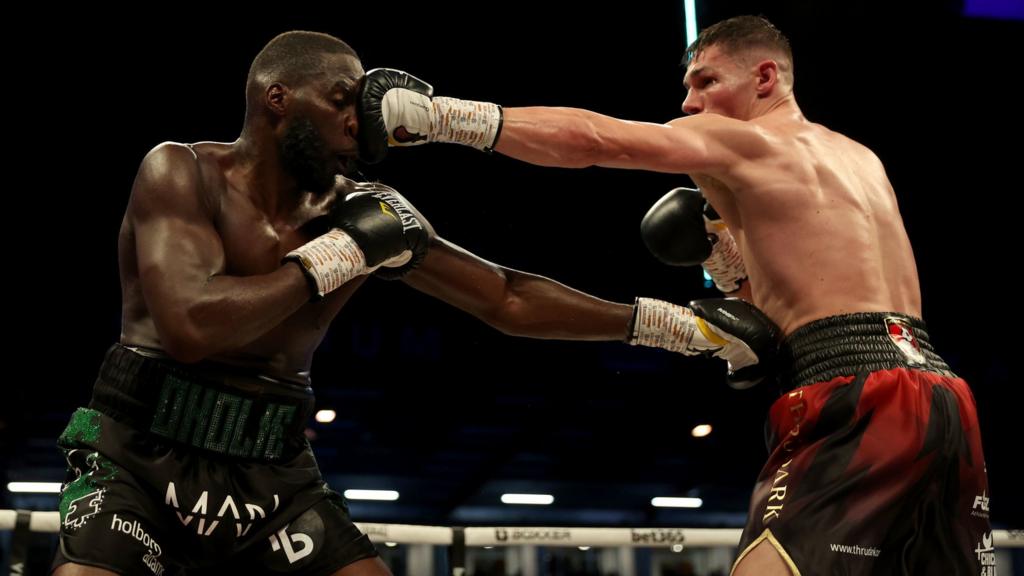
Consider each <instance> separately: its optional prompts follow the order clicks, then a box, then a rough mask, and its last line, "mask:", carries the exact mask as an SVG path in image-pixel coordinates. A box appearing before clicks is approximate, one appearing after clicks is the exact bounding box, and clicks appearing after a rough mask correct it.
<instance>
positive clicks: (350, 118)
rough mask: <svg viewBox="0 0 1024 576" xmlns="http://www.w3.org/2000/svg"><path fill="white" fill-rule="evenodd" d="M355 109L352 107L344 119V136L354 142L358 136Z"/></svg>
mask: <svg viewBox="0 0 1024 576" xmlns="http://www.w3.org/2000/svg"><path fill="white" fill-rule="evenodd" d="M357 116H358V114H356V107H355V106H354V105H353V106H352V108H351V109H350V111H349V113H348V115H347V117H346V118H345V123H344V130H345V135H346V136H348V137H349V138H352V139H353V140H355V139H356V138H357V137H358V136H359V119H358V118H357Z"/></svg>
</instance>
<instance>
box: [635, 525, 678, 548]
mask: <svg viewBox="0 0 1024 576" xmlns="http://www.w3.org/2000/svg"><path fill="white" fill-rule="evenodd" d="M629 532H630V535H631V538H632V540H633V543H634V544H683V543H685V542H686V536H685V535H684V534H683V531H682V530H679V529H675V530H672V529H662V528H647V529H644V530H637V529H632V530H630V531H629Z"/></svg>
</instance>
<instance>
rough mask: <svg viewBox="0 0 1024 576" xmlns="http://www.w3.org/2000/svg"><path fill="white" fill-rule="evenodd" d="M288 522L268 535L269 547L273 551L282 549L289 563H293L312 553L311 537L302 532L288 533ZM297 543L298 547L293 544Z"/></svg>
mask: <svg viewBox="0 0 1024 576" xmlns="http://www.w3.org/2000/svg"><path fill="white" fill-rule="evenodd" d="M288 526H289V525H288V524H285V526H284V528H281V529H280V530H278V531H277V532H275V533H274V534H271V535H270V549H271V550H273V551H274V552H277V551H278V550H284V555H285V557H286V558H288V563H289V564H295V563H296V562H298V561H299V560H302V559H303V558H305V557H306V556H309V555H310V554H312V553H313V539H312V538H310V537H309V536H308V535H307V534H303V533H302V532H295V533H293V534H289V533H288ZM295 544H298V545H299V546H298V547H295V546H294V545H295Z"/></svg>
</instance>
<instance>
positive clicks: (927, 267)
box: [0, 0, 1024, 528]
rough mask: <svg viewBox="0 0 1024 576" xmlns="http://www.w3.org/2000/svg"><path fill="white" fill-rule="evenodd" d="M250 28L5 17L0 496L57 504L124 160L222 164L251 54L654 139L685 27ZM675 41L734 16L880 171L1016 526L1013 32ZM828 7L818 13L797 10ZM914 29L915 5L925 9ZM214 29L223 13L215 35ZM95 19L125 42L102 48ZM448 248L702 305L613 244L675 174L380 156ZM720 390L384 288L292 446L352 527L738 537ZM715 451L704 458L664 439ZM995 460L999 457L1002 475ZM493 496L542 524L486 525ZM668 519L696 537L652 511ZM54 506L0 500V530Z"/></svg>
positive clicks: (840, 12) (617, 293) (516, 20)
mask: <svg viewBox="0 0 1024 576" xmlns="http://www.w3.org/2000/svg"><path fill="white" fill-rule="evenodd" d="M350 4H351V3H334V4H333V5H332V7H330V8H325V7H324V6H326V4H325V5H324V6H314V5H302V4H301V3H292V4H287V5H274V6H272V7H270V8H272V12H270V13H268V12H263V13H255V12H253V11H242V10H240V9H235V11H234V12H233V13H232V14H231V16H230V18H228V17H223V16H214V15H213V14H212V13H211V11H212V10H213V7H212V6H202V5H190V6H181V5H174V6H171V5H167V6H163V5H158V6H157V5H154V6H145V7H143V6H141V5H140V7H138V8H133V11H131V12H126V13H120V14H107V13H104V12H102V11H101V9H96V10H93V11H91V12H84V11H81V12H71V13H68V12H64V11H62V12H61V13H60V14H57V13H54V14H48V15H46V16H45V18H44V17H43V16H40V17H39V18H38V20H30V19H27V17H26V19H25V20H17V19H12V21H11V22H10V23H9V25H10V26H11V27H24V28H25V29H26V30H25V32H27V33H28V37H30V38H32V40H30V41H27V40H26V41H18V42H16V43H14V45H13V46H11V47H10V48H9V54H8V56H9V58H8V61H9V66H10V68H9V69H8V74H9V77H8V85H7V88H8V90H9V91H8V93H7V94H6V98H5V99H6V100H7V104H8V109H7V124H8V126H13V131H14V135H15V137H16V138H17V141H16V142H12V141H9V142H8V147H7V148H8V152H7V158H8V162H5V164H6V168H7V170H8V171H9V174H10V176H9V180H8V186H7V187H6V188H7V194H8V196H9V198H10V200H11V206H12V207H11V208H9V210H10V212H8V215H9V218H8V219H7V221H6V226H7V229H8V234H11V238H10V240H9V241H8V242H7V245H8V250H9V257H8V259H7V268H8V272H7V278H8V281H7V284H8V287H9V288H11V290H10V291H8V298H9V299H10V300H9V301H10V309H9V310H8V312H7V316H8V318H9V319H10V322H8V324H7V326H8V329H7V332H8V338H7V341H8V342H9V343H8V344H7V346H8V352H9V353H8V354H7V364H8V367H9V368H8V370H7V382H6V386H5V392H4V394H3V398H2V399H0V406H2V409H0V479H2V480H4V481H8V480H49V481H58V480H60V479H61V478H62V476H63V471H62V461H61V458H60V457H59V455H58V453H57V451H56V450H55V448H54V441H55V439H56V437H57V435H58V434H59V433H60V430H61V429H62V427H63V425H64V424H65V423H66V421H67V418H68V416H69V414H70V412H71V411H72V410H73V408H74V407H75V406H78V405H82V404H84V403H85V402H87V400H88V395H89V390H90V387H91V384H92V381H93V379H94V378H95V373H96V369H97V367H98V365H99V363H100V360H101V359H102V355H103V351H104V350H105V349H106V348H107V347H108V346H109V345H110V343H111V342H113V341H114V340H115V339H116V338H117V335H118V332H119V320H120V318H119V314H120V309H119V302H120V301H119V286H118V279H117V263H116V253H115V248H116V240H117V230H118V226H119V223H120V220H121V216H122V214H123V210H124V206H125V203H126V200H127V198H128V193H129V190H130V188H131V184H132V179H133V177H134V174H135V170H136V168H137V166H138V163H139V161H140V160H141V159H142V157H143V156H144V155H145V153H146V152H147V151H148V150H149V149H150V148H152V147H153V146H155V145H157V144H159V143H160V142H161V141H165V140H174V141H179V142H193V141H199V140H219V141H231V140H234V139H235V138H236V137H237V135H238V132H239V130H240V127H241V123H242V115H243V111H244V99H243V86H244V81H245V75H246V72H247V69H248V65H249V62H250V61H251V59H252V58H253V56H255V54H256V53H257V52H258V51H259V49H260V48H261V47H262V46H263V45H264V44H265V43H266V42H267V41H268V40H269V39H270V38H272V37H273V36H274V35H275V34H277V33H279V32H283V31H286V30H289V29H296V28H298V29H312V30H318V31H323V32H328V33H331V34H334V35H337V36H339V37H340V38H342V39H344V40H346V41H347V42H349V43H350V44H351V45H352V46H353V47H354V48H355V49H356V50H357V51H358V52H359V54H360V56H361V57H362V59H363V62H364V64H365V66H366V68H367V69H369V68H373V67H377V66H389V67H395V68H401V69H405V70H407V71H409V72H411V73H413V74H416V75H418V76H420V77H421V78H423V79H425V80H427V81H429V82H431V83H432V84H433V85H434V87H435V92H436V93H437V94H439V95H450V96H456V97H462V98H469V99H477V100H490V101H495V102H498V103H501V104H503V105H506V106H517V105H566V106H577V107H583V108H590V109H593V110H597V111H600V112H603V113H607V114H610V115H614V116H619V117H624V118H629V119H635V120H646V121H656V122H663V121H667V120H669V119H671V118H674V117H676V116H678V115H680V111H679V106H680V104H681V102H682V99H683V96H684V93H683V89H682V86H681V76H682V70H681V69H680V68H679V66H678V65H679V62H680V58H681V56H682V53H683V49H684V44H685V40H684V37H683V35H684V32H683V31H684V25H683V14H682V3H677V2H656V3H655V2H650V3H644V2H636V3H630V4H628V5H623V4H610V5H607V6H606V7H604V8H597V7H595V6H594V3H568V4H565V3H558V6H557V11H558V12H559V13H567V14H568V15H563V16H558V15H554V14H550V13H549V11H552V10H554V9H555V6H554V4H555V3H549V4H541V3H532V4H531V3H526V4H515V5H508V6H506V7H505V9H504V10H502V11H493V12H492V11H488V10H484V9H481V8H479V7H476V8H470V7H468V6H455V5H449V4H431V5H420V7H419V8H417V9H412V10H410V9H409V8H406V7H404V6H402V5H401V4H397V3H396V4H394V5H391V4H387V5H384V4H380V5H377V6H374V7H370V6H362V5H361V6H351V5H350ZM701 4H702V5H701V6H700V7H699V8H698V22H699V23H700V25H701V26H704V25H707V24H709V23H712V22H715V21H717V20H720V19H722V18H725V17H729V16H733V15H736V14H741V13H762V14H764V15H766V16H768V17H769V18H770V19H771V20H773V21H774V22H775V23H776V24H777V25H778V26H779V27H780V28H781V29H782V30H783V31H784V32H785V33H787V34H788V35H789V37H790V39H791V41H792V44H793V48H794V52H795V59H796V62H795V66H796V78H797V81H796V94H797V97H798V100H799V102H800V104H801V107H802V109H803V111H804V113H805V115H806V116H807V117H808V118H809V119H811V120H813V121H816V122H821V123H823V124H826V125H828V126H830V127H831V128H833V129H835V130H838V131H840V132H843V133H846V134H847V135H849V136H851V137H852V138H854V139H856V140H858V141H860V142H862V143H864V144H866V145H867V146H869V147H871V148H872V149H874V150H875V151H876V153H877V154H878V155H879V157H880V158H881V159H882V161H883V162H884V163H885V164H886V166H887V167H888V170H889V176H890V179H891V180H892V182H893V184H894V186H895V189H896V192H897V195H898V197H899V202H900V206H901V210H902V212H903V215H904V218H905V221H906V225H907V229H908V232H909V234H910V238H911V241H912V242H913V245H914V248H915V253H916V256H917V259H918V266H919V271H920V275H921V281H922V286H923V298H924V315H925V318H926V319H927V321H928V323H929V326H930V331H931V335H932V340H933V342H934V343H935V344H936V346H937V347H938V350H939V351H940V353H942V354H943V355H944V356H945V358H946V359H947V360H948V361H949V363H950V364H951V365H952V366H953V368H954V370H955V371H956V372H957V373H959V374H960V375H962V376H964V377H965V378H966V379H967V380H968V381H969V382H970V383H971V385H972V387H973V390H974V393H975V396H976V398H977V402H978V412H979V415H980V418H981V426H982V433H983V438H984V442H985V448H986V457H987V461H988V471H989V475H990V481H991V497H992V519H993V522H994V523H995V524H997V525H999V526H1001V527H1015V528H1022V527H1024V502H1022V498H1021V496H1020V489H1021V486H1024V473H1022V472H1021V471H1020V466H1019V462H1018V464H1014V462H1015V461H1017V460H1019V454H1020V449H1019V447H1018V448H1014V446H1019V444H1020V430H1021V425H1020V416H1019V410H1020V406H1021V399H1022V394H1021V392H1020V390H1019V386H1020V383H1019V382H1018V380H1017V378H1015V377H1012V376H1011V373H1010V370H1011V366H1012V363H1013V362H1015V360H1016V359H1017V357H1018V356H1019V355H1020V352H1019V350H1018V342H1017V332H1018V330H1017V324H1018V323H1019V321H1020V314H1019V312H1018V307H1017V302H1016V296H1015V290H1014V289H1015V287H1016V281H1015V279H1014V278H1015V276H1016V275H1017V274H1018V272H1019V271H1018V270H1017V268H1018V267H1019V263H1020V260H1021V258H1020V256H1019V254H1018V252H1019V248H1020V240H1019V236H1018V235H1017V234H1016V232H1017V230H1016V229H1015V224H1016V223H1017V221H1018V217H1017V210H1016V205H1017V204H1018V196H1019V194H1020V192H1021V186H1020V184H1019V181H1018V180H1017V178H1016V177H1015V176H1016V168H1017V167H1018V166H1019V164H1020V163H1021V160H1022V154H1021V148H1022V146H1021V140H1020V136H1019V134H1020V131H1019V129H1020V124H1021V123H1020V102H1021V96H1020V91H1019V89H1018V88H1017V83H1018V77H1019V76H1020V70H1021V56H1022V53H1024V50H1022V42H1021V35H1022V33H1024V25H1022V24H1021V23H1020V22H1007V21H997V20H992V19H984V18H967V17H964V16H962V15H961V14H962V8H963V6H962V5H961V4H959V3H956V2H944V3H943V2H931V3H928V6H927V7H924V6H918V7H914V9H913V10H910V9H907V10H906V11H895V10H894V9H893V7H892V6H890V5H889V4H888V3H883V2H853V3H845V2H844V3H842V6H841V7H839V6H831V4H833V3H821V2H811V1H809V0H808V1H796V2H786V3H764V2H758V3H755V2H733V1H728V2H704V3H701ZM825 4H829V6H827V7H826V6H824V5H825ZM922 4H923V3H922ZM217 10H221V8H219V7H218V8H217ZM115 22H122V23H123V24H115ZM12 139H13V138H12ZM366 175H367V177H373V178H379V179H381V180H383V181H384V182H386V183H389V184H391V185H393V186H395V187H396V188H397V189H399V190H400V191H402V192H403V193H404V194H405V195H406V196H407V197H408V198H409V199H411V200H412V201H413V202H415V204H416V205H417V207H418V208H419V209H420V210H421V211H422V212H423V213H424V214H425V215H426V216H427V217H428V218H429V219H430V220H431V221H432V223H433V224H434V227H435V228H436V229H437V230H438V232H439V233H440V234H441V235H442V236H444V237H445V238H447V239H449V240H451V241H453V242H455V243H456V244H459V245H461V246H463V247H464V248H466V249H468V250H470V251H472V252H474V253H476V254H479V255H480V256H482V257H484V258H487V259H489V260H492V261H495V262H498V263H501V264H503V265H506V266H509V267H513V268H518V269H523V270H527V271H531V272H535V273H539V274H543V275H546V276H550V277H552V278H555V279H557V280H559V281H562V282H564V283H566V284H569V285H571V286H574V287H577V288H579V289H582V290H584V291H587V292H590V293H593V294H595V295H598V296H600V297H603V298H607V299H610V300H615V301H620V302H631V301H632V299H633V298H634V297H635V296H637V295H644V296H651V297H658V298H663V299H669V300H673V301H677V302H685V301H687V300H689V299H692V298H696V297H702V296H709V295H712V294H713V292H712V291H711V290H708V289H706V288H705V287H704V285H703V281H702V279H701V276H700V273H699V272H698V271H697V270H695V269H679V268H677V269H673V268H669V267H666V266H663V265H660V264H659V263H657V262H656V261H655V260H654V259H653V258H652V257H651V256H650V255H649V254H648V253H647V252H646V251H645V249H644V247H643V245H642V242H641V240H640V236H639V234H638V224H639V220H640V218H641V217H642V216H643V214H644V213H645V212H646V210H647V208H648V207H649V206H650V205H651V204H652V203H653V202H654V201H655V200H656V199H658V198H659V197H660V196H661V195H662V194H663V193H664V192H665V191H667V190H668V189H669V188H672V187H674V186H677V185H684V184H687V183H688V180H687V179H686V178H685V177H683V176H673V175H664V174H650V173H642V172H632V171H616V170H608V169H585V170H563V169H552V168H540V167H534V166H529V165H526V164H523V163H518V162H515V161H512V160H510V159H508V158H504V157H500V156H486V155H484V154H481V153H479V152H476V151H474V150H471V149H468V148H463V147H459V146H443V145H435V146H426V147H420V148H417V149H411V150H398V151H394V152H393V153H392V154H391V156H390V157H389V158H388V160H387V161H386V162H385V163H383V164H381V165H379V166H376V167H374V169H373V170H367V171H366ZM723 371H724V366H723V365H721V364H719V363H717V362H711V361H706V360H702V359H689V358H683V357H681V356H677V355H673V354H670V353H667V352H662V351H659V350H651V349H637V348H632V347H629V346H625V345H623V344H620V343H565V342H545V341H536V340H527V339H517V338H510V337H506V336H503V335H501V334H499V333H498V332H496V331H494V330H493V329H491V328H489V327H487V326H485V325H483V324H481V323H480V322H478V321H477V320H475V319H474V318H472V317H469V316H467V315H465V314H463V313H461V312H459V311H457V310H454V309H451V308H449V307H447V306H445V305H444V304H442V303H439V302H436V301H433V300H432V299H430V298H428V297H426V296H424V295H422V294H419V293H417V292H415V291H413V290H411V289H409V288H408V287H406V286H404V285H402V284H401V283H386V282H383V281H379V280H371V281H369V282H367V284H366V286H365V287H364V289H363V290H361V291H360V292H359V293H358V294H357V295H356V296H355V297H354V298H353V300H352V301H351V303H350V305H349V306H348V307H347V309H346V310H344V311H343V313H342V314H341V315H340V316H339V317H338V319H337V320H336V321H335V323H334V325H333V326H332V328H331V333H330V336H329V337H328V339H327V341H326V342H325V343H324V345H323V346H322V347H321V349H320V350H319V352H318V355H317V358H316V361H315V362H314V372H313V376H314V384H315V388H316V389H317V394H318V398H319V403H320V405H321V407H324V408H332V409H335V410H337V412H338V419H337V420H336V421H335V422H333V423H332V424H328V425H321V424H316V423H313V424H311V428H312V429H313V430H314V432H315V435H316V439H315V440H314V442H313V445H314V447H315V449H316V451H317V454H318V457H319V461H320V465H321V467H322V470H323V472H324V473H325V475H327V477H328V479H329V480H330V482H331V483H332V485H333V486H334V487H335V488H337V489H344V488H350V487H353V488H384V489H396V490H399V491H400V492H401V498H400V500H399V501H398V502H394V503H381V504H374V503H371V504H365V503H357V504H354V505H353V507H352V509H353V515H354V516H355V518H356V520H361V521H388V522H408V523H429V524H437V525H449V524H485V525H490V524H502V523H507V524H551V525H582V524H600V525H627V526H628V525H632V526H638V525H707V526H739V525H741V524H742V522H743V519H744V517H745V513H746V505H747V497H748V495H749V490H750V487H751V486H752V484H753V481H754V478H755V476H756V474H757V472H758V470H759V468H760V466H761V464H762V461H763V458H764V456H765V449H764V445H763V435H762V422H763V417H764V414H765V411H766V409H767V407H768V405H769V404H770V402H771V401H772V399H773V398H774V396H775V393H776V391H774V390H772V389H770V388H759V389H754V390H750V391H745V392H739V391H733V390H730V389H728V388H727V387H726V386H725V383H724V377H723ZM702 422H708V423H711V424H713V425H714V427H715V431H714V433H713V434H712V436H710V437H709V438H705V439H694V438H691V437H690V434H689V431H690V428H691V427H692V426H693V425H695V424H697V423H702ZM1014 454H1018V456H1016V457H1015V456H1013V455H1014ZM508 491H526V492H545V493H550V494H553V495H554V496H555V504H554V505H553V506H550V507H542V508H531V507H505V506H502V505H501V504H500V503H499V501H498V496H499V495H500V494H501V493H503V492H508ZM668 495H675V496H679V495H696V496H701V497H702V498H704V500H705V506H704V508H702V509H700V510H697V511H680V510H664V509H660V510H656V509H654V508H652V507H651V506H650V504H649V501H650V498H651V497H653V496H668ZM16 506H17V507H35V508H37V509H51V510H52V509H55V507H56V499H55V497H54V496H52V495H49V496H42V497H25V496H21V497H19V496H16V495H12V494H10V493H8V492H7V491H6V490H5V489H4V490H0V508H12V507H16Z"/></svg>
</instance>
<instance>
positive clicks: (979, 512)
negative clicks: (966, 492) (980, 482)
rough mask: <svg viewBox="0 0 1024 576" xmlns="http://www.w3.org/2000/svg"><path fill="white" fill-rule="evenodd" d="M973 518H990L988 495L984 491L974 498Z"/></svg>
mask: <svg viewBox="0 0 1024 576" xmlns="http://www.w3.org/2000/svg"><path fill="white" fill-rule="evenodd" d="M971 516H974V517H976V518H988V495H986V494H985V491H984V490H983V491H982V492H981V494H980V495H978V496H975V497H974V506H972V507H971Z"/></svg>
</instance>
